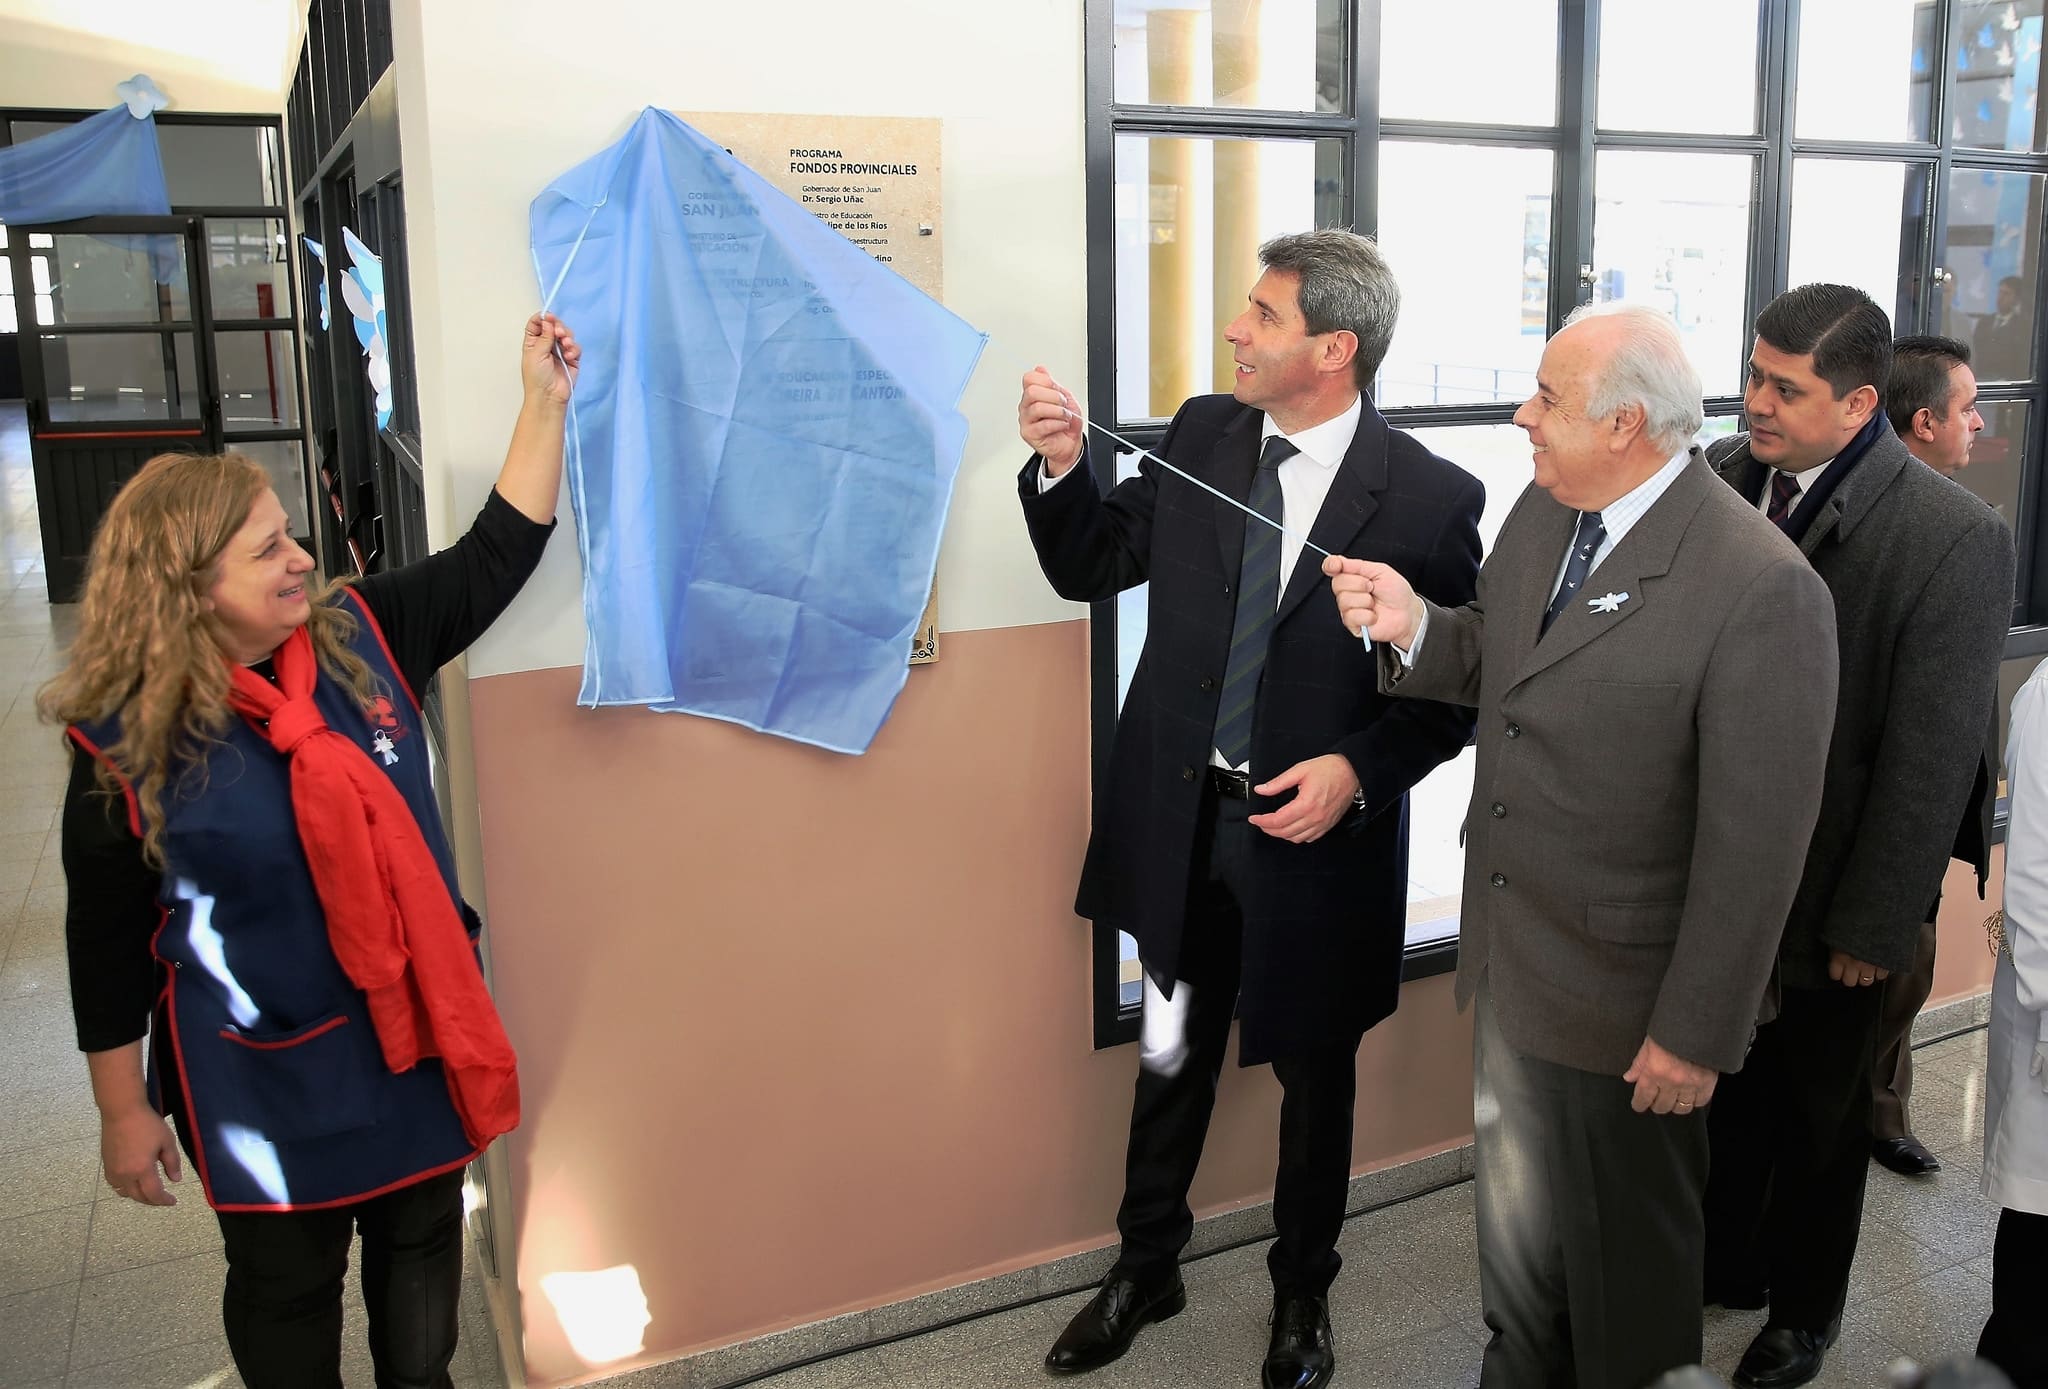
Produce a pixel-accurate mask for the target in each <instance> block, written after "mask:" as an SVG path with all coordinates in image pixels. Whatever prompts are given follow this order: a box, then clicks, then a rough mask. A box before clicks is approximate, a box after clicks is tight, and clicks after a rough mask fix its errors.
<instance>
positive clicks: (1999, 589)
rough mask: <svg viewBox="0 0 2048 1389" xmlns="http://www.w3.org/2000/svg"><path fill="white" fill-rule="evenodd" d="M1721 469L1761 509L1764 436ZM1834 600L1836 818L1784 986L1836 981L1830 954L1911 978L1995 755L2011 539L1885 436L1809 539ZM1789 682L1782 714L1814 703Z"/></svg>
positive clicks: (1779, 697) (1792, 924)
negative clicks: (1794, 703)
mask: <svg viewBox="0 0 2048 1389" xmlns="http://www.w3.org/2000/svg"><path fill="white" fill-rule="evenodd" d="M1707 458H1708V461H1709V462H1710V463H1712V464H1713V465H1714V466H1715V467H1716V468H1717V469H1718V471H1719V472H1720V474H1721V477H1722V479H1723V480H1724V481H1726V482H1728V483H1729V484H1730V485H1731V486H1732V487H1733V488H1734V489H1735V491H1736V492H1737V494H1738V496H1739V497H1743V498H1747V499H1749V501H1750V502H1751V504H1752V505H1753V504H1754V502H1755V500H1756V498H1757V496H1758V495H1759V493H1760V492H1761V491H1762V489H1763V486H1764V477H1765V475H1766V472H1767V469H1766V467H1765V465H1764V464H1762V463H1759V462H1758V461H1757V460H1755V459H1753V458H1751V457H1750V455H1749V438H1748V436H1747V435H1742V434H1738V435H1736V436H1735V437H1733V438H1732V439H1723V440H1717V441H1715V443H1714V445H1713V447H1712V448H1711V449H1710V450H1709V451H1708V454H1707ZM1799 548H1800V549H1801V550H1803V551H1804V552H1805V553H1806V557H1807V558H1808V559H1809V560H1810V561H1811V562H1812V564H1813V568H1814V571H1815V572H1816V573H1818V574H1819V575H1820V577H1821V578H1822V579H1824V580H1825V581H1826V582H1827V586H1828V588H1829V589H1830V590H1831V591H1832V592H1833V594H1834V604H1835V626H1836V630H1837V634H1838V638H1839V642H1840V650H1841V662H1842V664H1841V674H1840V688H1841V691H1842V700H1841V703H1840V705H1839V706H1838V707H1837V709H1836V712H1835V721H1834V733H1833V738H1832V741H1831V742H1830V744H1829V747H1828V758H1827V781H1826V789H1825V791H1824V793H1823V795H1822V797H1821V806H1820V819H1819V821H1818V822H1817V823H1816V824H1815V826H1814V831H1813V839H1812V843H1811V847H1810V848H1809V849H1808V850H1807V856H1806V868H1805V874H1804V876H1803V877H1802V878H1801V879H1800V882H1799V892H1798V895H1797V896H1796V897H1795V898H1794V899H1793V902H1792V911H1791V915H1790V917H1789V919H1788V920H1787V922H1786V926H1785V939H1784V949H1783V955H1782V962H1783V970H1784V976H1783V977H1784V982H1785V983H1786V984H1787V985H1788V986H1791V987H1804V988H1817V987H1819V986H1821V985H1823V984H1826V983H1828V982H1829V981H1828V976H1827V965H1828V951H1829V950H1830V949H1836V950H1843V951H1846V952H1848V953H1849V954H1850V955H1853V956H1855V957H1856V958H1857V959H1859V960H1868V961H1870V962H1871V963H1872V964H1876V965H1882V966H1884V967H1885V968H1886V969H1890V970H1905V969H1909V968H1911V966H1912V963H1913V950H1914V944H1915V942H1916V941H1917V939H1918V936H1919V930H1920V923H1921V922H1922V921H1923V920H1924V919H1925V915H1926V911H1927V904H1928V903H1929V902H1932V901H1933V900H1934V899H1935V895H1936V894H1937V893H1939V892H1940V891H1941V880H1942V876H1943V874H1944V873H1946V871H1947V869H1948V860H1949V853H1950V851H1951V850H1952V849H1953V848H1954V847H1955V841H1956V826H1957V824H1958V823H1960V821H1961V820H1962V818H1963V809H1964V805H1965V804H1966V802H1967V801H1968V800H1969V798H1970V791H1971V783H1972V781H1973V779H1974V778H1975V776H1976V771H1977V764H1978V759H1979V758H1980V757H1981V756H1982V754H1983V751H1984V736H1985V731H1984V724H1983V719H1984V712H1985V711H1986V710H1988V709H1990V708H1992V707H1993V706H1994V705H1995V703H1996V701H1997V698H1998V663H1999V658H2000V656H2001V655H2002V654H2003V653H2004V649H2005V634H2006V629H2007V628H2008V627H2009V626H2010V625H2011V621H2012V584H2013V545H2012V533H2011V532H2010V531H2009V530H2007V529H2006V525H2005V522H2004V521H2002V520H2000V519H1999V516H1998V513H1997V512H1995V511H1993V510H1992V509H1991V508H1990V507H1988V506H1986V505H1985V504H1984V503H1983V502H1981V501H1979V500H1978V499H1977V498H1976V497H1974V496H1972V495H1971V494H1970V493H1969V492H1968V491H1966V490H1964V489H1963V488H1962V487H1961V486H1959V485H1958V484H1956V483H1954V482H1951V481H1950V480H1949V479H1947V478H1945V477H1943V476H1942V475H1941V474H1939V473H1937V472H1935V471H1934V470H1933V469H1932V468H1929V467H1928V466H1926V465H1925V464H1924V463H1921V462H1920V461H1919V460H1918V459H1916V458H1914V457H1913V455H1912V454H1910V453H1908V452H1907V451H1906V446H1905V445H1904V444H1902V443H1900V442H1899V439H1898V436H1897V435H1895V434H1893V433H1892V432H1891V429H1890V428H1889V427H1886V428H1885V429H1884V431H1883V432H1882V433H1880V434H1879V435H1878V437H1877V439H1876V441H1875V442H1873V443H1872V444H1871V445H1870V448H1869V450H1868V451H1867V452H1866V453H1865V454H1864V455H1863V457H1862V459H1861V460H1860V461H1859V462H1857V464H1856V465H1855V467H1853V468H1851V469H1850V470H1849V473H1848V475H1847V476H1845V477H1844V478H1843V479H1842V480H1841V482H1840V484H1839V485H1838V486H1837V487H1836V488H1835V489H1834V491H1833V493H1832V494H1831V495H1830V496H1829V497H1828V498H1827V499H1826V501H1825V502H1823V503H1822V504H1821V509H1820V511H1819V513H1818V514H1817V515H1816V516H1815V517H1814V519H1813V522H1812V524H1811V525H1809V526H1808V527H1807V530H1806V533H1805V535H1803V536H1801V537H1800V539H1799ZM1799 694H1800V691H1799V687H1798V686H1795V685H1783V684H1781V685H1780V686H1779V687H1778V688H1777V689H1776V690H1775V691H1773V695H1772V697H1768V698H1765V699H1760V700H1759V701H1758V702H1757V704H1756V705H1755V706H1754V712H1755V716H1756V717H1757V718H1758V719H1760V720H1761V719H1764V718H1767V717H1770V716H1771V715H1772V714H1773V713H1774V712H1775V711H1776V710H1779V709H1782V708H1783V707H1784V706H1785V705H1786V704H1787V703H1788V702H1790V700H1791V699H1792V698H1793V697H1794V696H1796V695H1799Z"/></svg>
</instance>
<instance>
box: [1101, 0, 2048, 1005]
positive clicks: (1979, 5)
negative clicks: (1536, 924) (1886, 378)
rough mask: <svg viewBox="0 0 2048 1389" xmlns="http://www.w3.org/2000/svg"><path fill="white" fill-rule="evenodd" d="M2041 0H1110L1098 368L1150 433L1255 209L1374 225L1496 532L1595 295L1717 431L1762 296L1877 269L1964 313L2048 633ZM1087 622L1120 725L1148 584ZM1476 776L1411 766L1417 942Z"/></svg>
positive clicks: (1399, 361) (1453, 906)
mask: <svg viewBox="0 0 2048 1389" xmlns="http://www.w3.org/2000/svg"><path fill="white" fill-rule="evenodd" d="M2043 3H2044V0H1695V3H1693V4H1690V5H1685V6H1674V5H1672V4H1670V3H1669V0H1571V3H1559V0H1462V3H1459V4H1455V5H1452V4H1444V3H1442V2H1441V0H1090V3H1089V7H1088V25H1089V47H1088V61H1089V72H1088V95H1089V110H1090V111H1091V112H1092V113H1097V114H1095V115H1093V116H1092V117H1091V120H1090V125H1089V131H1088V141H1089V159H1088V168H1089V169H1090V170H1091V178H1092V179H1093V180H1094V181H1093V182H1092V183H1091V186H1090V188H1089V214H1088V215H1089V228H1088V231H1089V238H1088V240H1089V275H1090V278H1089V302H1090V310H1089V328H1090V334H1089V337H1090V358H1089V379H1088V397H1089V399H1090V400H1092V401H1095V402H1112V401H1113V402H1114V413H1115V415H1116V417H1117V428H1118V431H1119V432H1120V433H1122V434H1124V435H1125V436H1126V437H1128V438H1131V439H1134V440H1136V441H1138V442H1139V443H1141V444H1151V443H1154V442H1156V441H1157V439H1158V438H1159V435H1160V432H1161V430H1162V428H1163V425H1164V421H1165V419H1166V417H1168V416H1169V415H1170V414H1171V413H1172V411H1173V409H1174V407H1175V406H1177V405H1178V404H1179V403H1180V401H1181V400H1183V399H1185V398H1186V397H1187V396H1189V395H1192V394H1196V393H1199V392H1203V391H1211V390H1228V389H1229V382H1230V373H1229V369H1228V361H1229V353H1228V351H1227V349H1224V347H1223V344H1222V342H1221V337H1220V332H1221V328H1222V326H1223V325H1224V324H1225V323H1227V322H1228V321H1229V319H1230V318H1231V317H1232V316H1233V314H1234V313H1235V312H1236V309H1237V306H1238V305H1239V304H1240V303H1241V302H1242V298H1243V295H1244V292H1245V290H1246V289H1247V288H1249V286H1250V284H1251V282H1252V280H1253V279H1254V278H1255V277H1256V273H1257V258H1256V252H1257V246H1258V243H1259V242H1260V241H1261V240H1262V239H1264V238H1265V237H1267V236H1270V235H1273V234H1275V233H1277V232H1280V231H1286V230H1299V229H1301V228H1305V227H1308V226H1311V225H1321V226H1330V225H1340V226H1351V227H1354V228H1356V229H1358V230H1360V231H1365V232H1370V233H1373V234H1374V235H1376V236H1377V237H1378V238H1379V240H1380V243H1381V246H1382V249H1383V250H1384V251H1385V253H1386V255H1387V258H1388V260H1389V261H1390V262H1391V263H1392V265H1393V267H1394V269H1395V272H1396V274H1397V275H1398V276H1399V277H1400V280H1401V285H1402V300H1403V303H1402V316H1401V323H1400V327H1399V330H1398V331H1397V332H1396V334H1395V337H1394V343H1393V347H1392V350H1391V351H1390V353H1389V354H1388V357H1387V360H1386V363H1385V365H1384V366H1383V367H1382V369H1381V372H1380V375H1379V378H1378V380H1377V381H1376V382H1375V384H1374V391H1373V395H1374V400H1375V403H1376V404H1377V405H1378V406H1379V408H1380V409H1381V410H1382V411H1383V412H1384V413H1386V415H1387V416H1388V417H1389V418H1390V420H1391V421H1392V422H1393V423H1394V424H1395V425H1396V426H1398V427H1401V428H1405V429H1409V430H1412V431H1414V432H1415V433H1416V434H1417V435H1418V437H1420V438H1421V439H1422V441H1423V442H1424V443H1426V444H1427V445H1428V446H1429V447H1430V448H1432V449H1433V450H1435V451H1436V452H1437V453H1439V454H1441V455H1442V456H1444V457H1446V458H1449V459H1451V460H1452V461H1453V462H1456V463H1458V464H1459V465H1461V466H1463V467H1465V468H1467V469H1469V470H1470V471H1471V472H1473V473H1474V474H1476V475H1478V476H1479V477H1480V478H1481V479H1482V480H1483V481H1484V482H1485V483H1486V487H1487V506H1486V516H1485V520H1484V522H1483V524H1482V532H1483V536H1484V538H1485V540H1486V541H1487V542H1488V544H1489V545H1490V544H1491V542H1492V539H1493V536H1494V534H1495V532H1496V531H1497V530H1498V529H1499V526H1500V523H1501V520H1502V519H1503V518H1504V517H1505V516H1506V514H1507V511H1508V509H1509V508H1510V507H1512V505H1513V504H1514V500H1515V498H1516V496H1517V495H1519V493H1520V492H1521V490H1522V489H1523V487H1525V486H1526V485H1527V483H1528V478H1529V461H1528V451H1527V447H1526V443H1525V440H1524V438H1523V436H1522V434H1521V431H1520V430H1519V429H1517V428H1515V427H1514V426H1513V425H1512V424H1511V423H1510V419H1511V417H1512V415H1513V413H1514V410H1515V407H1516V406H1517V405H1518V404H1519V403H1520V402H1521V401H1522V400H1523V399H1525V398H1526V397H1527V396H1528V394H1529V393H1530V390H1531V388H1532V383H1533V374H1534V369H1535V365H1536V361H1537V359H1538V357H1539V356H1540V354H1541V352H1542V347H1543V343H1544V340H1545V339H1546V338H1547V337H1548V336H1549V334H1550V333H1552V332H1554V331H1556V329H1557V328H1558V326H1559V325H1560V324H1561V323H1562V322H1563V319H1564V317H1565V315H1566V314H1568V313H1569V312H1570V311H1571V310H1572V309H1573V308H1574V307H1576V306H1577V305H1578V304H1581V303H1585V302H1588V301H1591V300H1605V299H1622V298H1626V299H1629V300H1632V301H1637V302H1646V303H1651V304H1655V305H1657V306H1659V307H1661V308H1663V309H1665V310H1666V311H1668V312H1669V313H1670V314H1671V315H1672V316H1673V317H1674V319H1676V321H1677V323H1678V325H1679V328H1680V331H1681V332H1682V333H1683V334H1684V336H1685V339H1686V342H1687V344H1688V347H1689V349H1690V351H1691V353H1692V355H1693V358H1694V361H1695V363H1696V364H1697V365H1698V367H1699V369H1700V372H1701V376H1702V378H1703V380H1704V383H1705V387H1706V390H1707V392H1708V402H1707V407H1708V416H1709V418H1708V421H1707V427H1706V429H1705V430H1704V431H1703V435H1702V437H1703V438H1711V437H1714V436H1717V435H1723V434H1726V433H1728V432H1730V431H1732V430H1734V429H1736V428H1739V427H1740V419H1739V416H1740V411H1741V387H1742V378H1743V367H1744V362H1745V360H1746V357H1747V354H1748V351H1749V345H1750V324H1751V323H1752V321H1753V320H1754V318H1755V316H1756V313H1757V311H1758V310H1759V309H1760V308H1761V307H1762V306H1763V305H1764V304H1765V303H1766V302H1768V301H1769V300H1770V299H1771V298H1773V297H1774V296H1776V295H1777V294H1778V293H1780V292H1782V291H1783V290H1784V289H1785V288H1787V287H1788V286H1790V285H1794V284H1803V283H1807V282H1810V281H1814V280H1833V281H1837V282H1842V283H1847V284H1853V285H1857V286H1859V287H1861V288H1863V289H1865V290H1867V291H1868V292H1869V293H1870V294H1871V295H1872V296H1873V297H1874V298H1875V299H1876V300H1877V301H1878V303H1879V304H1880V305H1882V306H1883V307H1884V308H1885V309H1886V311H1887V312H1889V313H1890V314H1891V315H1892V318H1893V324H1894V328H1895V330H1896V331H1897V332H1899V333H1908V332H1946V333H1951V334H1953V335H1955V336H1958V337H1962V338H1965V339H1966V340H1968V341H1969V342H1971V343H1972V345H1973V347H1974V349H1975V353H1976V356H1977V359H1978V368H1977V370H1978V376H1979V377H1980V379H1981V380H1982V381H1983V382H1984V383H1985V384H1984V387H1983V401H1984V414H1985V419H1986V422H1987V427H1986V430H1985V433H1984V435H1983V437H1982V439H1981V441H1980V443H1979V444H1978V446H1977V452H1976V463H1975V465H1973V466H1972V467H1971V468H1969V469H1967V470H1966V471H1964V472H1963V473H1961V474H1959V475H1958V481H1960V482H1962V483H1963V484H1964V485H1966V486H1969V487H1971V488H1972V489H1973V490H1975V491H1977V492H1978V494H1979V495H1981V496H1983V497H1984V498H1985V500H1986V501H1988V502H1990V503H1991V504H1992V505H1993V506H1995V507H1997V508H1998V510H1999V511H2000V513H2001V514H2003V515H2004V516H2005V517H2006V518H2007V519H2008V521H2010V522H2011V524H2012V525H2013V528H2014V531H2015V534H2016V536H2017V537H2018V540H2019V542H2020V551H2021V576H2020V578H2021V582H2020V590H2019V593H2018V597H2017V602H2016V604H2015V608H2014V621H2015V624H2016V626H2015V630H2014V632H2013V636H2012V638H2011V641H2010V642H2009V645H2008V652H2007V654H2008V657H2010V658H2014V659H2018V658H2020V657H2024V656H2028V655H2030V654H2037V653H2043V652H2048V627H2043V626H2041V625H2039V624H2041V623H2042V622H2043V621H2044V620H2048V592H2044V591H2043V590H2044V588H2048V576H2044V575H2043V572H2042V567H2041V566H2038V565H2036V564H2035V563H2034V562H2033V556H2032V550H2033V547H2034V539H2033V537H2034V535H2035V534H2036V533H2037V531H2038V529H2039V517H2038V514H2037V513H2038V512H2039V509H2040V496H2041V492H2042V488H2041V487H2040V485H2039V484H2038V483H2036V482H2035V481H2034V479H2035V478H2036V477H2037V476H2039V475H2040V472H2041V467H2040V458H2041V456H2042V448H2043V439H2042V435H2043V429H2044V427H2043V423H2042V421H2043V420H2044V418H2048V414H2044V411H2043V410H2042V409H2041V408H2040V407H2041V405H2042V399H2041V397H2042V392H2043V386H2042V380H2041V376H2042V372H2041V367H2040V360H2041V356H2042V354H2041V351H2040V346H2039V344H2040V337H2041V331H2040V330H2041V323H2040V315H2039V306H2040V300H2041V277H2040V274H2039V269H2038V267H2039V263H2040V242H2041V232H2042V217H2043V210H2044V207H2043V204H2044V193H2048V124H2044V121H2043V118H2042V112H2041V110H2040V104H2039V101H2038V91H2039V85H2040V75H2041V39H2042V11H2043ZM1681 54H1682V55H1684V61H1683V62H1682V63H1680V64H1678V66H1676V67H1674V66H1673V57H1674V55H1681ZM1703 72H1704V73H1709V74H1711V77H1710V78H1709V79H1707V80H1693V79H1692V78H1684V77H1677V78H1675V77H1674V73H1680V74H1683V73H1692V74H1698V73H1703ZM1098 408H1100V407H1099V406H1098ZM1103 413H1105V414H1107V413H1109V411H1107V410H1104V411H1103ZM1130 467H1131V459H1130V457H1129V456H1125V457H1123V458H1120V460H1119V468H1118V469H1117V472H1118V473H1119V475H1127V474H1128V472H1129V470H1130ZM1105 471H1107V470H1105ZM1095 627H1096V630H1095V637H1094V663H1095V700H1094V745H1095V750H1096V755H1097V757H1098V758H1100V757H1102V756H1103V755H1104V754H1105V753H1106V751H1107V748H1108V746H1109V740H1110V737H1111V734H1112V731H1113V728H1114V721H1115V717H1116V712H1117V709H1118V706H1119V705H1120V703H1121V701H1122V697H1123V693H1124V690H1125V687H1126V685H1127V684H1128V681H1129V678H1130V673H1131V670H1132V668H1133V667H1134V666H1135V664H1136V659H1137V654H1138V651H1139V649H1140V647H1141V646H1142V644H1143V641H1144V597H1143V594H1142V592H1137V593H1127V594H1125V595H1123V596H1122V597H1121V598H1119V599H1118V600H1117V601H1115V602H1112V603H1105V604H1101V605H1099V607H1098V609H1097V611H1096V613H1095ZM1471 776H1472V767H1471V753H1470V752H1469V750H1468V751H1467V752H1466V753H1465V754H1464V755H1462V756H1461V757H1458V758H1456V759H1453V760H1452V761H1451V762H1449V763H1447V764H1445V765H1444V766H1443V767H1441V768H1439V769H1438V770H1437V772H1436V773H1434V774H1433V775H1432V776H1431V777H1430V778H1428V780H1426V781H1425V782H1424V783H1423V784H1422V786H1420V787H1419V788H1417V791H1416V793H1415V794H1414V796H1413V797H1412V799H1411V812H1412V816H1411V825H1412V830H1411V840H1412V843H1411V858H1410V864H1409V904H1410V909H1409V947H1410V970H1411V973H1422V972H1428V971H1430V970H1433V969H1440V968H1444V967H1446V966H1447V965H1448V964H1449V963H1450V961H1451V960H1452V959H1454V958H1455V940H1456V931H1457V914H1458V904H1459V892H1460V882H1461V878H1462V874H1463V852H1462V849H1461V848H1460V842H1459V841H1460V834H1459V827H1460V825H1461V823H1462V821H1463V818H1464V810H1465V802H1466V799H1467V797H1468V796H1469V794H1470V789H1471ZM1096 960H1097V970H1096V975H1097V977H1096V980H1095V990H1096V1020H1097V1026H1096V1033H1097V1040H1098V1043H1099V1044H1104V1045H1107V1044H1109V1043H1111V1042H1115V1041H1120V1040H1125V1039H1128V1038H1130V1037H1133V1036H1135V1029H1136V1007H1137V1000H1138V970H1137V964H1136V960H1135V955H1134V950H1133V948H1132V946H1131V943H1130V941H1129V940H1128V939H1127V938H1125V939H1122V940H1119V939H1117V938H1116V937H1115V936H1113V935H1112V934H1110V933H1108V932H1104V933H1103V934H1102V936H1101V937H1100V938H1099V939H1098V940H1097V943H1096Z"/></svg>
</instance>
